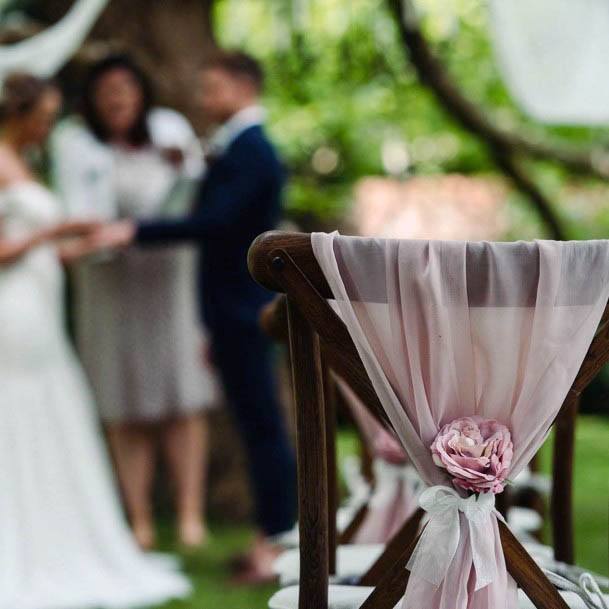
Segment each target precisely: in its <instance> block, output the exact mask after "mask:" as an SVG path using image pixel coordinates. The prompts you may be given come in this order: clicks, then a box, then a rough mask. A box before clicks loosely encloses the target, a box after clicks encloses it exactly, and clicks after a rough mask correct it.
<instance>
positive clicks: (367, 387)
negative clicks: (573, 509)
mask: <svg viewBox="0 0 609 609" xmlns="http://www.w3.org/2000/svg"><path fill="white" fill-rule="evenodd" d="M248 264H249V269H250V273H251V275H252V277H253V278H254V279H255V280H256V281H258V282H259V283H260V284H261V285H263V286H265V287H266V288H267V289H270V290H272V291H275V292H280V293H285V294H286V296H287V318H288V328H289V343H290V352H291V357H292V378H293V390H294V400H295V404H296V423H297V453H298V489H299V500H298V501H299V523H300V525H299V526H300V596H299V609H327V607H328V581H329V556H330V551H329V547H330V535H329V527H328V522H329V519H328V505H329V502H328V470H327V465H328V463H327V454H326V435H327V429H326V423H325V415H326V409H325V401H324V376H323V370H322V364H321V345H323V350H324V356H325V358H326V359H327V362H328V364H329V365H330V366H331V367H332V368H333V369H334V370H336V372H337V373H338V374H340V375H341V376H342V377H343V378H344V379H345V380H346V381H347V383H348V384H349V385H350V386H351V388H352V389H353V391H354V392H355V393H356V395H358V397H359V398H360V399H361V400H362V402H363V403H364V405H365V406H366V407H367V408H368V409H369V410H370V412H371V413H372V414H373V415H374V416H376V417H377V419H378V420H379V421H381V422H382V423H383V424H385V425H387V426H389V427H391V423H390V422H389V420H388V418H387V416H386V414H385V412H384V410H383V408H382V406H381V404H380V402H379V400H378V397H377V395H376V393H375V391H374V388H373V386H372V384H371V382H370V379H369V378H368V375H367V373H366V370H365V368H364V366H363V363H362V361H361V359H360V357H359V354H358V352H357V350H356V348H355V345H354V344H353V341H352V339H351V337H350V335H349V333H348V331H347V328H346V327H345V325H344V323H343V322H342V320H341V319H340V318H339V317H338V315H336V313H335V312H334V311H333V310H332V308H331V307H330V306H329V305H328V303H327V301H326V300H327V299H331V298H332V297H333V295H332V293H331V290H330V288H329V286H328V284H327V282H326V280H325V277H324V275H323V273H322V271H321V269H320V267H319V265H318V263H317V260H316V259H315V256H314V254H313V250H312V246H311V239H310V235H307V234H299V233H280V232H270V233H265V234H263V235H261V236H259V237H258V238H257V239H256V240H255V241H254V243H253V244H252V246H251V248H250V251H249V256H248ZM608 360H609V307H608V308H606V309H605V312H604V314H603V317H602V320H601V323H600V325H599V329H598V330H597V333H596V335H595V337H594V339H593V341H592V344H591V346H590V348H589V350H588V353H587V355H586V357H585V359H584V362H583V364H582V366H581V368H580V371H579V373H578V375H577V378H576V380H575V382H574V383H573V386H572V388H571V389H570V391H569V393H568V395H567V398H566V400H565V405H566V408H565V410H569V411H571V416H572V417H573V416H574V414H573V413H574V412H576V407H577V401H578V399H579V395H580V394H581V391H582V390H583V389H584V388H585V387H586V386H587V385H588V384H589V382H590V381H591V380H592V379H593V378H594V376H595V375H596V374H597V373H598V371H599V370H600V368H601V367H602V366H603V365H604V364H605V363H606V362H607V361H608ZM296 362H297V365H295V364H296ZM557 431H558V432H559V433H560V429H558V428H557ZM567 465H568V466H569V467H572V464H571V463H569V464H567ZM567 486H568V485H567ZM554 495H560V496H561V497H563V498H565V499H567V498H568V496H570V488H566V487H565V488H563V489H562V490H559V491H554V493H553V496H554ZM499 531H500V537H501V543H502V546H503V551H504V555H505V561H506V566H507V569H508V571H509V572H510V574H511V575H512V577H513V578H514V579H515V581H516V582H517V584H518V585H519V586H520V587H521V588H522V589H523V590H524V592H525V593H526V594H527V596H528V597H529V599H530V600H531V601H532V602H533V604H534V605H535V606H536V607H537V608H538V609H568V606H567V605H566V603H565V602H564V600H563V599H562V597H561V596H560V594H559V593H558V592H557V590H556V589H555V588H554V586H552V584H551V583H550V582H549V581H548V579H547V578H546V577H545V575H544V574H543V572H542V571H541V569H540V568H539V566H538V565H537V564H536V563H535V562H534V561H533V559H532V558H531V557H530V556H529V554H528V553H527V552H526V550H525V549H524V548H523V547H522V545H521V544H520V542H519V541H518V540H517V539H516V538H515V537H514V535H513V534H512V533H511V531H510V530H509V529H508V528H507V526H506V525H505V524H503V523H502V522H499ZM415 543H416V539H414V540H413V541H412V543H411V544H410V545H409V546H408V547H406V548H405V549H404V550H403V552H402V554H401V556H399V558H398V560H396V561H395V563H394V564H393V565H391V566H389V567H388V568H387V569H386V570H385V571H384V573H383V574H382V577H381V579H380V581H378V583H377V585H376V587H375V588H374V590H373V592H372V593H371V594H370V596H369V597H368V598H367V600H366V601H365V602H364V604H363V605H362V609H392V608H393V607H394V606H395V604H396V603H397V602H398V601H399V599H400V598H401V597H402V595H403V594H404V591H405V589H406V585H407V582H408V576H409V571H408V570H406V569H405V568H404V566H405V564H406V562H407V561H408V559H409V557H410V555H411V553H412V551H413V550H414V546H415Z"/></svg>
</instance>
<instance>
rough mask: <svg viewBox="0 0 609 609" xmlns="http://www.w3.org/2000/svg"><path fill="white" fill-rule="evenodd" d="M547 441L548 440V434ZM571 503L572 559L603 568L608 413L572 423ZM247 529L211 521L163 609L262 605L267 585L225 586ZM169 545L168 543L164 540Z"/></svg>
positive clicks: (608, 505)
mask: <svg viewBox="0 0 609 609" xmlns="http://www.w3.org/2000/svg"><path fill="white" fill-rule="evenodd" d="M550 442H551V440H550ZM550 442H549V443H548V445H547V446H546V447H544V452H543V459H542V463H543V464H544V466H545V467H546V468H547V466H548V464H549V458H550V454H551V452H550V450H551V446H550ZM354 446H355V444H354V441H353V439H352V437H351V436H350V435H349V434H343V435H341V438H340V442H339V450H340V452H341V453H342V454H347V453H349V452H352V451H353V450H354ZM575 505H576V510H577V526H576V536H577V540H576V541H577V545H576V551H577V557H578V563H579V564H580V565H582V566H584V567H586V568H588V569H593V570H595V571H598V572H600V573H604V574H607V572H608V565H609V557H608V546H609V542H608V538H607V523H608V521H609V514H608V509H609V419H606V418H604V419H603V418H600V417H581V419H580V422H579V424H578V429H577V454H576V472H575ZM249 538H250V531H249V530H248V529H247V528H244V527H234V526H226V525H219V526H215V527H213V538H212V541H211V544H210V546H209V547H208V548H207V549H205V550H202V551H201V552H198V553H196V554H191V555H186V556H183V560H184V566H185V568H186V570H187V572H188V573H189V574H190V576H191V579H192V582H193V584H194V587H195V591H194V594H193V596H192V598H191V599H189V600H188V601H181V602H173V603H169V604H167V605H165V606H164V607H163V609H195V608H196V609H264V608H266V606H267V600H268V598H269V597H270V596H271V594H272V593H273V589H274V588H273V587H272V586H267V587H263V588H259V589H252V588H239V587H235V586H231V584H230V580H229V575H228V571H227V568H226V563H227V560H228V559H229V558H230V556H232V555H233V554H234V553H235V552H237V551H239V550H240V549H242V548H243V547H245V546H246V545H247V542H248V540H249ZM164 549H167V550H171V547H170V546H169V545H167V544H166V545H165V548H164Z"/></svg>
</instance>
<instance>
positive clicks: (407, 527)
mask: <svg viewBox="0 0 609 609" xmlns="http://www.w3.org/2000/svg"><path fill="white" fill-rule="evenodd" d="M260 325H261V327H262V329H263V330H264V332H265V333H266V334H267V335H268V336H270V337H271V338H273V339H274V340H276V341H278V342H281V343H289V336H288V334H289V333H288V316H287V299H286V296H285V295H283V294H282V295H280V296H278V297H277V298H276V299H275V300H274V301H273V302H271V303H270V304H269V305H267V306H266V307H265V308H264V309H263V310H262V313H261V316H260ZM321 365H322V371H323V375H324V379H325V383H326V384H325V385H324V387H327V386H328V381H329V382H330V383H331V389H330V391H331V393H330V396H328V392H327V391H326V392H325V396H324V397H325V428H326V454H327V455H328V468H327V469H328V529H329V569H330V575H335V574H336V548H337V546H338V545H339V544H348V543H350V542H351V541H352V540H353V538H354V537H355V535H356V534H357V532H358V531H359V529H360V527H361V525H362V524H363V522H364V520H365V517H366V515H367V513H368V506H367V505H366V504H364V505H363V506H362V507H361V508H360V509H359V510H357V512H356V513H355V514H354V516H353V519H352V520H351V522H350V523H349V524H348V525H347V527H346V528H345V530H344V531H343V532H342V533H340V534H337V532H336V510H337V507H338V503H339V501H338V494H339V493H338V481H337V477H338V476H337V469H336V470H334V471H333V468H332V467H331V466H330V463H335V464H336V442H335V440H332V438H333V437H334V438H335V437H336V416H337V411H338V410H343V411H344V412H345V413H347V414H348V415H349V414H350V409H349V407H348V406H347V405H346V404H342V408H341V404H340V402H341V400H342V397H341V393H340V391H337V388H336V383H334V382H332V378H331V375H330V374H329V373H328V370H329V366H327V363H326V362H325V361H324V355H323V348H322V356H321ZM355 429H356V430H359V428H358V427H357V425H355ZM359 435H360V444H361V446H362V447H364V450H365V441H364V439H363V437H362V434H361V432H360V433H359ZM366 459H368V460H370V461H371V460H372V459H371V456H370V455H367V456H365V460H366ZM370 465H371V464H366V463H364V468H365V470H366V471H368V470H370ZM365 473H366V472H365ZM368 476H370V474H368ZM422 517H423V511H422V510H418V511H416V512H415V513H414V514H413V515H412V516H411V517H410V518H409V519H408V520H407V521H406V522H404V524H403V525H402V526H401V527H400V528H399V529H398V530H397V531H396V533H395V534H394V535H393V536H392V538H391V539H390V540H389V541H388V542H387V544H386V547H385V549H384V550H383V552H382V554H381V555H380V556H379V557H378V558H377V559H376V560H375V561H374V563H373V564H372V565H370V567H369V569H368V570H367V571H366V572H365V573H363V574H362V576H361V577H360V578H359V579H357V580H356V581H355V582H354V583H355V584H357V585H362V586H374V585H375V584H377V583H378V582H379V581H380V578H381V576H382V574H383V573H384V572H385V571H386V570H387V569H388V568H389V567H390V566H391V565H393V564H394V563H395V562H396V561H397V560H398V559H399V557H400V555H401V553H402V552H403V550H404V548H405V547H408V546H409V545H410V544H411V543H412V541H413V540H414V539H415V538H416V535H417V532H418V529H419V525H420V522H421V519H422ZM333 541H334V542H335V543H333Z"/></svg>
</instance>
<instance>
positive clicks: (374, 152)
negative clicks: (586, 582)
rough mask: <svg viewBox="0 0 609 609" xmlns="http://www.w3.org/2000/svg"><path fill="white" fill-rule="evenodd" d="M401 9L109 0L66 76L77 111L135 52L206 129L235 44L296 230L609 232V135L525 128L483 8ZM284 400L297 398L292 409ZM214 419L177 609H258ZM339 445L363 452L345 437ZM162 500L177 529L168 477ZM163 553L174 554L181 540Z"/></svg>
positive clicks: (597, 392)
mask: <svg viewBox="0 0 609 609" xmlns="http://www.w3.org/2000/svg"><path fill="white" fill-rule="evenodd" d="M71 4H72V3H71V2H70V0H14V1H11V0H8V1H6V2H4V6H3V8H2V11H3V12H2V22H1V24H0V42H2V43H3V44H8V43H11V42H15V41H18V40H21V39H23V38H24V37H27V36H30V35H32V34H33V33H35V32H37V31H40V30H42V29H43V28H45V27H47V26H48V25H49V24H50V23H53V22H55V21H57V20H58V19H59V18H60V17H62V16H63V15H64V14H65V12H66V10H67V9H68V8H69V6H70V5H71ZM399 4H400V3H399V2H398V3H396V2H392V1H387V0H111V1H110V3H109V5H108V7H107V8H106V9H105V11H104V13H103V14H102V16H101V18H100V19H99V21H98V22H97V24H96V25H95V27H94V29H93V31H92V33H91V34H90V35H89V36H88V38H87V40H86V42H85V43H84V44H83V46H82V48H80V50H79V51H78V53H77V54H76V55H75V56H74V58H73V59H72V61H70V63H69V64H68V65H67V66H66V67H65V68H63V69H62V71H61V73H60V74H59V77H58V80H59V82H60V83H61V86H62V88H63V90H64V91H65V92H66V97H67V104H66V112H67V111H68V110H69V109H70V104H71V103H72V102H73V100H72V98H71V95H75V91H76V90H77V89H78V83H79V79H80V75H81V74H82V71H83V70H84V69H85V66H86V65H87V63H88V62H91V61H92V60H94V59H96V58H98V57H101V56H103V55H104V54H106V53H108V52H109V51H111V50H118V51H123V50H128V51H129V53H131V54H133V56H134V57H136V58H137V59H138V60H139V61H140V62H141V64H142V65H143V66H144V68H145V69H147V71H148V73H149V74H150V75H151V76H152V77H153V79H154V81H155V86H156V88H157V91H158V92H159V97H160V100H159V101H160V102H161V103H162V104H163V105H166V106H169V107H172V108H175V109H178V110H180V111H182V112H184V114H186V116H188V118H189V119H190V120H191V121H192V122H193V124H194V125H195V126H196V128H197V129H198V130H199V131H201V132H202V131H203V130H204V129H205V127H206V125H205V117H202V116H200V113H198V112H197V111H196V109H195V108H194V105H193V101H194V100H193V98H192V94H191V93H192V78H193V76H192V75H193V73H195V72H196V69H197V66H198V65H199V63H200V61H201V60H202V59H203V58H204V57H205V55H206V54H207V53H210V52H211V51H212V50H213V48H214V47H216V46H222V47H239V48H243V49H245V50H247V51H248V52H250V53H251V54H252V55H254V56H255V57H256V58H258V59H260V60H261V62H262V63H263V65H264V67H265V69H266V72H267V76H268V80H267V87H266V91H265V96H264V102H265V105H266V107H267V108H268V111H269V117H268V128H269V131H270V134H271V136H272V139H273V140H274V142H275V143H276V144H277V145H278V147H279V150H280V152H281V154H282V157H283V159H284V161H285V162H286V164H287V166H288V167H289V172H290V182H289V187H288V191H287V195H286V200H285V215H286V221H288V222H289V223H291V224H292V225H294V226H296V227H298V228H300V229H302V230H306V231H312V230H334V229H336V228H339V229H340V230H341V231H343V232H346V233H349V232H351V233H365V234H382V235H386V236H398V235H399V236H412V237H430V236H433V237H437V238H463V239H489V240H512V239H534V238H566V239H582V238H585V239H593V238H607V237H609V181H608V180H609V124H608V125H607V126H604V125H602V124H599V125H592V126H562V125H558V126H557V125H551V126H548V125H543V124H542V123H541V122H540V121H538V120H535V119H534V118H531V117H530V116H527V114H525V113H524V111H522V110H521V109H520V108H519V106H517V105H516V103H515V102H514V101H513V98H512V96H511V95H510V94H509V93H508V89H507V88H506V86H505V84H504V80H503V79H502V76H501V72H500V70H499V66H498V61H497V56H496V54H495V52H494V49H493V44H492V41H491V37H490V33H489V13H488V6H487V3H486V2H485V1H482V0H417V1H416V8H417V11H418V15H419V17H420V20H418V21H417V24H416V31H415V32H414V34H412V33H411V35H410V36H403V32H401V31H400V27H399V25H398V20H397V17H396V5H397V6H399ZM279 355H280V358H279V359H281V354H279ZM284 377H285V373H284ZM285 384H286V383H284V385H285ZM288 395H289V394H288V390H287V387H284V397H285V400H284V401H285V403H286V408H287V410H288V412H289V402H290V401H289V398H288ZM608 401H609V374H607V373H606V371H605V373H603V374H602V375H601V377H600V378H599V379H598V380H597V381H596V382H595V383H594V385H593V386H592V387H591V388H590V389H589V390H588V392H587V394H586V396H585V398H584V400H583V405H582V408H583V411H584V412H585V413H586V416H584V417H582V418H581V423H580V424H579V427H578V432H577V437H578V439H577V456H576V485H575V497H576V506H577V519H576V520H577V548H576V549H577V558H578V562H579V563H580V564H582V565H583V566H585V567H588V568H591V569H595V570H596V571H598V572H601V573H606V572H607V569H608V563H609V558H608V540H607V521H608V511H607V509H608V500H609V418H608V413H609V406H608ZM210 416H211V418H212V422H211V429H212V434H211V435H212V449H211V465H210V468H211V471H210V493H209V513H210V520H211V534H212V538H211V544H210V546H209V547H208V548H205V549H203V550H201V551H200V552H196V553H189V554H187V555H185V556H184V561H185V564H186V568H187V571H188V573H189V574H190V575H191V576H192V578H193V581H194V582H195V585H196V593H195V595H194V596H193V598H192V599H191V600H190V601H179V602H175V603H173V604H171V605H167V606H166V609H169V608H170V607H171V608H172V609H178V608H181V609H186V608H190V607H193V608H194V607H198V608H202V609H204V608H208V607H209V608H214V607H225V608H227V609H239V608H243V609H259V608H262V607H265V606H266V601H267V599H268V596H269V594H270V592H271V590H272V587H262V588H257V589H248V588H233V587H231V586H230V585H229V584H228V579H227V574H226V569H225V562H226V560H227V558H228V556H230V555H231V554H232V553H234V552H235V551H237V550H238V549H239V548H240V547H242V546H244V545H245V544H246V543H247V540H248V536H249V535H250V531H249V528H248V525H247V522H248V516H249V515H250V510H251V501H250V499H249V496H248V493H247V489H246V484H245V480H244V475H243V473H242V469H243V468H242V465H243V464H242V457H241V453H240V447H239V444H238V441H237V439H236V435H235V433H234V432H233V430H232V427H231V424H230V423H229V422H228V417H227V415H226V413H225V412H224V411H223V410H221V409H220V410H217V411H214V412H212V413H211V415H210ZM289 416H290V417H291V414H289ZM340 450H341V455H343V456H346V455H348V454H351V453H353V452H355V451H356V447H355V440H354V436H353V434H352V432H351V431H350V430H349V429H348V427H347V426H344V427H343V428H342V429H341V438H340ZM549 453H550V451H549V448H546V449H544V459H543V460H542V462H543V467H546V468H547V466H548V463H549ZM156 501H157V504H158V506H159V510H160V513H161V514H162V523H165V521H167V522H169V521H170V520H171V512H170V509H169V507H168V501H167V499H166V493H165V487H164V484H163V480H162V475H161V476H160V477H159V481H158V484H157V499H156ZM164 544H165V547H167V548H171V546H170V542H169V536H167V541H165V542H164ZM171 549H173V548H171Z"/></svg>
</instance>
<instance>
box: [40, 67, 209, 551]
mask: <svg viewBox="0 0 609 609" xmlns="http://www.w3.org/2000/svg"><path fill="white" fill-rule="evenodd" d="M83 98H84V99H83V110H82V116H81V117H75V118H71V119H68V120H67V121H64V124H63V125H62V126H60V127H59V128H58V130H57V132H56V134H55V136H54V139H53V144H54V145H53V155H52V158H53V162H54V176H55V183H56V186H57V190H58V193H59V195H60V197H61V199H62V200H63V202H64V204H65V206H66V210H67V213H68V214H69V215H70V216H71V217H74V218H96V219H102V220H113V219H117V218H127V217H129V218H145V217H149V216H150V217H158V216H159V214H163V213H168V214H169V213H180V212H182V213H183V212H184V207H185V204H187V201H188V199H189V197H188V193H189V190H190V187H191V185H193V184H194V181H195V178H197V177H198V176H199V174H200V172H201V171H202V162H201V155H200V154H197V144H198V143H197V140H196V137H195V134H194V132H193V130H192V128H191V127H190V125H189V123H188V122H187V121H186V119H185V118H184V117H183V116H182V115H180V114H178V113H177V112H174V111H173V110H168V109H162V108H152V105H151V94H150V88H149V85H148V82H147V79H146V78H145V76H144V75H143V73H142V72H141V71H140V69H139V68H138V67H137V66H136V65H135V64H134V63H133V62H132V61H131V60H130V59H129V58H127V57H125V56H112V57H109V58H107V59H105V60H103V61H101V62H99V63H98V64H96V65H95V66H93V67H92V68H91V71H90V74H89V76H88V78H87V79H86V81H85V88H84V95H83ZM191 266H192V252H191V251H189V250H188V249H184V248H183V247H180V248H175V247H171V248H166V249H154V250H142V249H135V248H134V249H132V250H127V251H124V252H119V253H113V254H108V255H102V256H97V257H95V258H94V259H92V260H89V261H88V262H86V263H81V264H79V265H77V266H76V267H75V269H74V273H73V275H74V296H75V319H76V340H77V346H78V350H79V353H80V356H81V358H82V360H83V363H84V366H85V369H86V371H87V373H88V376H89V378H90V381H91V384H92V386H93V389H94V392H95V397H96V400H97V403H98V404H99V408H100V413H101V417H102V420H103V421H104V423H105V424H106V426H107V430H108V438H109V442H110V447H111V450H112V452H113V455H114V458H115V461H116V464H117V470H118V476H119V481H120V483H121V487H122V491H123V495H124V499H125V504H126V508H127V512H128V515H129V517H130V520H131V523H132V526H133V530H134V533H135V536H136V538H137V540H138V542H139V543H140V545H141V546H142V547H144V548H149V547H151V546H152V545H153V544H154V540H155V534H154V525H153V517H152V508H151V497H150V495H151V486H152V481H153V477H154V464H155V461H156V448H157V444H160V446H162V447H163V448H164V453H165V456H166V460H167V464H168V466H169V471H170V472H171V474H172V476H173V481H174V482H175V488H176V503H177V515H178V531H179V537H180V541H181V542H182V543H183V544H185V545H187V546H193V545H199V544H200V543H202V542H203V541H204V540H205V536H206V529H205V523H204V520H203V483H204V474H205V463H206V448H207V428H206V425H205V422H204V421H205V419H204V418H203V416H202V411H203V410H204V409H205V408H207V407H208V406H209V405H211V404H212V402H213V400H214V393H215V392H214V382H213V378H212V374H211V371H210V369H209V367H208V365H207V364H205V363H204V358H203V357H202V353H203V351H204V349H203V345H202V340H203V337H201V336H200V331H199V328H200V324H198V323H197V320H196V314H195V300H194V294H193V285H192V282H193V272H192V268H191Z"/></svg>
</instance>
